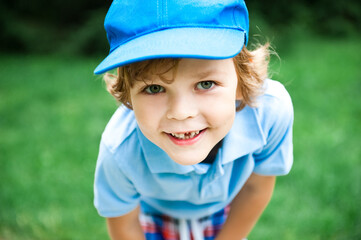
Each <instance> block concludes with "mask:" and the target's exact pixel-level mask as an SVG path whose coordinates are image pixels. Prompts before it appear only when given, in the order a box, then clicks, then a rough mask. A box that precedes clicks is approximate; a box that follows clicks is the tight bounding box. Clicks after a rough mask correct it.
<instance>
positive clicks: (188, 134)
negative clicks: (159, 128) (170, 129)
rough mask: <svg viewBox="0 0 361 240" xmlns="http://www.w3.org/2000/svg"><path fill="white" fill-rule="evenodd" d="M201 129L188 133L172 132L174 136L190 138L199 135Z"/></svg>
mask: <svg viewBox="0 0 361 240" xmlns="http://www.w3.org/2000/svg"><path fill="white" fill-rule="evenodd" d="M198 134H199V131H194V132H187V133H171V135H172V136H173V137H176V138H179V139H190V138H194V136H196V135H198Z"/></svg>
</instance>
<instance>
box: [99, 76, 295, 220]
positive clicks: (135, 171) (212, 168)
mask: <svg viewBox="0 0 361 240" xmlns="http://www.w3.org/2000/svg"><path fill="white" fill-rule="evenodd" d="M264 88H265V89H264V94H263V95H262V96H260V97H259V98H258V101H257V107H255V108H251V107H248V106H247V107H245V108H244V109H242V110H241V111H239V112H237V113H236V117H235V121H234V123H233V126H232V128H231V130H230V132H229V133H228V134H227V135H226V137H225V138H224V139H223V144H222V146H221V148H220V149H219V150H218V153H217V156H216V158H215V160H214V162H213V164H211V165H209V164H202V163H200V164H196V165H188V166H183V165H180V164H177V163H175V162H174V161H173V160H172V159H170V158H169V156H168V155H167V154H166V153H165V152H164V151H163V150H162V149H160V148H159V147H158V146H156V145H155V144H153V143H152V142H150V141H149V140H148V139H147V138H146V137H145V136H144V135H143V134H142V132H141V131H140V130H139V127H138V125H137V122H136V120H135V117H134V113H133V111H132V110H129V109H127V108H125V107H123V106H121V107H119V108H118V109H117V111H116V112H115V113H114V115H113V116H112V118H111V120H110V121H109V123H108V125H107V127H106V128H105V131H104V133H103V135H102V139H101V143H100V150H99V156H98V161H97V166H96V172H95V184H94V193H95V198H94V204H95V207H96V208H97V210H98V212H99V214H100V215H101V216H103V217H116V216H121V215H124V214H126V213H128V212H130V211H131V210H133V209H134V208H135V207H137V206H138V205H139V204H140V206H141V209H142V211H143V212H145V213H151V214H157V213H162V214H167V215H169V216H172V217H175V218H188V219H192V218H201V217H204V216H207V215H210V214H212V213H215V212H217V211H219V210H221V209H222V208H224V207H225V206H226V205H228V204H229V203H230V202H231V201H232V199H233V198H234V197H235V195H236V194H237V193H238V192H239V191H240V189H241V188H242V186H243V185H244V183H245V182H246V181H247V179H248V178H249V176H250V175H251V174H252V173H256V174H260V175H275V176H276V175H285V174H287V173H288V172H289V171H290V169H291V166H292V162H293V153H292V149H293V147H292V146H293V145H292V125H293V107H292V102H291V98H290V96H289V94H288V93H287V91H286V89H285V88H284V87H283V85H282V84H280V83H279V82H276V81H273V80H267V81H266V82H265V85H264Z"/></svg>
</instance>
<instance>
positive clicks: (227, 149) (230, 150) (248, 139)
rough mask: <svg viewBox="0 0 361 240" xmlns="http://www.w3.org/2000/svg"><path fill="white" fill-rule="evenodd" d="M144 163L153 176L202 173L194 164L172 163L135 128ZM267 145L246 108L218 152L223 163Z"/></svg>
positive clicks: (239, 115) (254, 119)
mask: <svg viewBox="0 0 361 240" xmlns="http://www.w3.org/2000/svg"><path fill="white" fill-rule="evenodd" d="M137 132H138V136H139V140H140V144H141V147H142V150H143V153H144V158H145V161H146V162H147V164H148V167H149V169H150V171H151V172H153V173H176V174H186V173H189V172H191V171H196V172H199V173H202V169H201V168H198V167H197V166H196V165H181V164H178V163H176V162H174V161H173V160H172V159H171V158H170V157H169V156H168V155H167V154H166V153H165V152H164V151H163V150H162V149H161V148H159V147H158V146H156V145H155V144H154V143H152V142H151V141H149V140H148V139H147V138H146V137H145V136H144V135H143V133H142V132H141V131H140V129H139V128H137ZM265 143H266V138H265V136H264V133H263V131H262V128H261V125H260V122H259V119H258V117H257V114H256V112H255V109H253V108H250V107H248V106H247V107H245V108H244V109H242V111H240V112H237V114H236V117H235V121H234V123H233V126H232V128H231V130H230V132H229V133H228V134H227V135H226V137H225V138H224V142H223V146H222V147H221V149H220V151H221V152H220V153H221V159H220V161H221V163H222V164H226V163H228V162H231V161H234V160H236V159H238V158H240V157H242V156H244V155H247V154H249V153H252V152H254V151H255V150H257V149H259V148H261V147H262V146H264V145H265Z"/></svg>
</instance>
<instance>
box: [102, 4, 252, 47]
mask: <svg viewBox="0 0 361 240" xmlns="http://www.w3.org/2000/svg"><path fill="white" fill-rule="evenodd" d="M104 26H105V30H106V32H107V37H108V41H109V44H110V52H112V51H113V50H114V49H116V48H117V47H118V46H120V45H121V44H123V43H125V42H128V41H130V40H132V39H134V38H137V37H140V36H142V35H145V34H148V33H151V32H156V31H161V30H163V29H169V28H185V27H192V28H197V27H202V28H207V27H208V28H230V29H241V30H243V31H245V33H246V34H245V38H246V39H245V43H246V42H247V40H248V29H249V22H248V11H247V8H246V5H245V3H244V1H242V0H222V1H221V0H114V1H113V3H112V5H111V7H110V9H109V11H108V14H107V16H106V19H105V22H104Z"/></svg>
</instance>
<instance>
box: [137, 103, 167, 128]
mask: <svg viewBox="0 0 361 240" xmlns="http://www.w3.org/2000/svg"><path fill="white" fill-rule="evenodd" d="M132 104H133V111H134V114H135V118H136V120H137V122H138V125H139V127H140V128H141V129H142V131H144V132H150V131H154V130H155V129H156V128H157V126H159V123H160V121H161V118H162V109H163V108H162V105H161V104H160V103H159V101H157V100H156V99H149V97H147V96H141V97H137V98H133V99H132Z"/></svg>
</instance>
